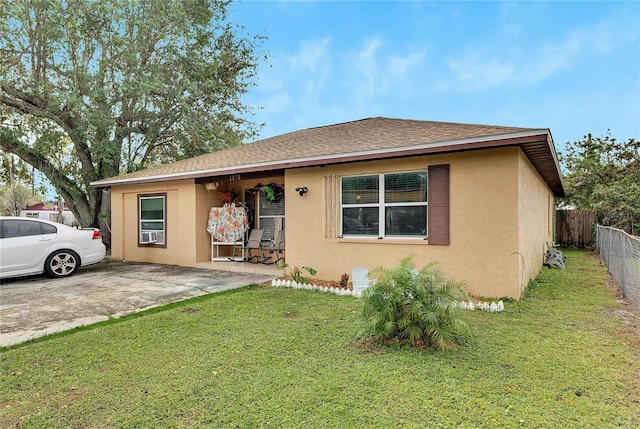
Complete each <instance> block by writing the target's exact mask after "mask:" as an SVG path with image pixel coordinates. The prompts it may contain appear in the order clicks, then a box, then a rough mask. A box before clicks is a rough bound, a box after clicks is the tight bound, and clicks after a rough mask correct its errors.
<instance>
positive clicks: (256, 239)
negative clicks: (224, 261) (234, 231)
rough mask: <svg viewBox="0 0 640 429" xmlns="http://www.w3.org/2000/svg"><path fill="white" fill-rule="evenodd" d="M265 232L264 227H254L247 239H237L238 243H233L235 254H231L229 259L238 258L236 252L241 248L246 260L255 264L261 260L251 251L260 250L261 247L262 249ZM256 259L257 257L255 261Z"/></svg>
mask: <svg viewBox="0 0 640 429" xmlns="http://www.w3.org/2000/svg"><path fill="white" fill-rule="evenodd" d="M263 234H264V229H252V230H251V232H250V233H249V237H248V238H247V240H246V241H236V243H235V244H234V245H233V254H232V255H231V258H229V260H231V261H234V260H236V252H237V251H238V250H240V251H241V254H242V256H243V257H244V261H245V262H252V263H254V264H257V263H259V262H260V260H258V255H257V254H256V255H252V254H251V251H252V250H255V251H258V250H259V249H261V247H262V244H261V243H262V235H263ZM254 259H256V261H255V262H254V261H253V260H254Z"/></svg>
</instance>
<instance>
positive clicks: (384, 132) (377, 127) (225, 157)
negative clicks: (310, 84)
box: [92, 117, 564, 194]
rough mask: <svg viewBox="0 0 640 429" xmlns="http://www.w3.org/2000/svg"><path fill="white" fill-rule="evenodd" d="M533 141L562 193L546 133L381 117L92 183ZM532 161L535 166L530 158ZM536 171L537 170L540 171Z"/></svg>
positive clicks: (142, 180) (216, 173) (215, 173)
mask: <svg viewBox="0 0 640 429" xmlns="http://www.w3.org/2000/svg"><path fill="white" fill-rule="evenodd" d="M534 141H535V142H537V143H538V145H539V147H538V148H537V149H538V150H539V152H540V154H539V155H536V156H537V157H539V158H540V163H541V164H540V165H541V166H546V167H547V169H548V170H549V171H551V175H552V176H553V175H554V174H553V171H555V172H556V174H555V175H556V176H557V177H556V178H546V177H545V179H546V180H547V182H548V183H550V187H551V188H552V189H553V190H554V192H556V194H559V193H564V189H563V186H562V179H561V176H560V173H559V170H558V166H557V160H556V158H555V149H554V148H553V142H552V141H551V136H550V135H549V132H548V130H547V129H542V130H541V129H533V128H520V127H501V126H491V125H475V124H459V123H450V122H433V121H417V120H407V119H391V118H382V117H376V118H368V119H362V120H357V121H352V122H344V123H341V124H335V125H328V126H322V127H315V128H308V129H304V130H300V131H294V132H291V133H287V134H282V135H279V136H275V137H270V138H267V139H264V140H259V141H256V142H254V143H251V144H245V145H241V146H236V147H233V148H230V149H225V150H221V151H217V152H213V153H210V154H206V155H202V156H199V157H195V158H190V159H185V160H182V161H178V162H175V163H171V164H165V165H159V166H156V167H151V168H147V169H145V170H140V171H136V172H133V173H129V174H125V175H121V176H117V177H114V178H110V179H103V180H98V181H96V182H93V183H92V185H93V186H112V185H118V184H129V183H145V182H158V181H165V180H174V179H183V178H198V177H207V176H219V175H224V174H232V173H236V172H258V171H268V170H273V169H282V168H294V167H300V166H309V165H323V164H331V163H337V162H348V161H356V160H365V159H382V158H390V157H397V156H405V155H417V154H425V153H437V152H448V151H453V150H466V149H475V148H483V147H497V146H505V145H521V147H522V145H523V144H525V143H526V144H529V145H530V144H531V143H533V142H534ZM541 143H543V144H541ZM545 147H547V149H546V150H545ZM523 150H524V147H523ZM545 152H546V153H545ZM525 153H526V151H525ZM530 158H531V157H530ZM532 163H533V164H534V165H536V162H535V160H534V159H532ZM549 163H551V164H550V165H549ZM536 168H538V166H536ZM538 170H539V171H540V168H538ZM541 174H542V173H541ZM543 176H544V175H543ZM551 182H553V183H551Z"/></svg>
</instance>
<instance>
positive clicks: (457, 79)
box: [440, 14, 640, 92]
mask: <svg viewBox="0 0 640 429" xmlns="http://www.w3.org/2000/svg"><path fill="white" fill-rule="evenodd" d="M631 21H632V20H631ZM631 21H630V20H629V19H625V18H624V17H622V16H620V15H619V14H618V15H615V16H613V15H612V16H606V17H603V18H602V19H601V20H600V21H599V22H597V23H595V24H593V25H588V26H587V25H585V26H582V27H578V28H573V29H568V30H567V31H566V33H565V35H564V37H563V38H560V39H558V40H550V39H549V38H548V37H547V38H545V33H540V35H539V36H537V35H532V38H530V39H528V40H527V39H518V38H516V39H513V40H512V37H514V35H515V34H516V33H515V32H514V28H513V27H512V26H511V27H509V28H506V29H505V28H503V29H502V31H503V32H504V36H503V37H502V38H500V39H498V40H496V41H493V42H491V43H487V45H488V46H484V45H481V44H478V43H474V44H473V45H472V46H467V47H466V49H465V50H464V51H463V52H461V53H458V54H454V55H453V56H452V57H451V58H450V59H449V61H448V63H447V65H448V68H449V71H450V72H451V77H450V78H448V79H446V80H445V82H443V83H442V84H441V85H440V88H441V89H452V88H455V89H458V90H460V91H463V92H469V91H483V90H488V89H491V88H495V87H499V86H503V85H522V84H526V85H534V84H537V83H539V82H541V81H544V80H546V79H549V78H551V77H552V76H554V75H555V74H557V73H559V72H561V71H563V70H567V69H570V68H571V67H573V66H574V64H576V63H577V62H578V61H581V60H582V59H584V58H589V57H592V58H594V57H595V56H600V55H606V54H608V53H610V52H611V51H612V50H614V49H615V48H616V45H617V44H621V43H622V44H626V43H633V42H634V41H636V40H637V39H638V37H639V36H638V34H639V33H640V30H638V27H637V23H635V24H634V23H632V22H631ZM505 38H506V39H505ZM503 45H504V46H508V47H509V48H508V49H501V46H503ZM596 61H597V60H596Z"/></svg>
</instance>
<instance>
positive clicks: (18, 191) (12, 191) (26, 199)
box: [0, 184, 39, 216]
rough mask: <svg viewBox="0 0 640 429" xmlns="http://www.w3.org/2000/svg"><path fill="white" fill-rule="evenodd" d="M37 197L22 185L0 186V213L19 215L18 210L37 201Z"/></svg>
mask: <svg viewBox="0 0 640 429" xmlns="http://www.w3.org/2000/svg"><path fill="white" fill-rule="evenodd" d="M38 200H39V197H38V196H37V195H35V194H34V193H33V192H31V191H30V190H29V189H27V188H26V187H24V186H22V185H16V184H13V185H7V186H0V214H1V215H7V216H20V211H21V210H22V209H23V208H25V207H27V206H30V205H31V204H35V203H37V202H38Z"/></svg>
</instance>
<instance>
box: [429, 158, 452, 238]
mask: <svg viewBox="0 0 640 429" xmlns="http://www.w3.org/2000/svg"><path fill="white" fill-rule="evenodd" d="M428 172H429V205H428V216H427V219H428V240H429V244H436V245H448V244H449V164H443V165H431V166H429V169H428Z"/></svg>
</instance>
